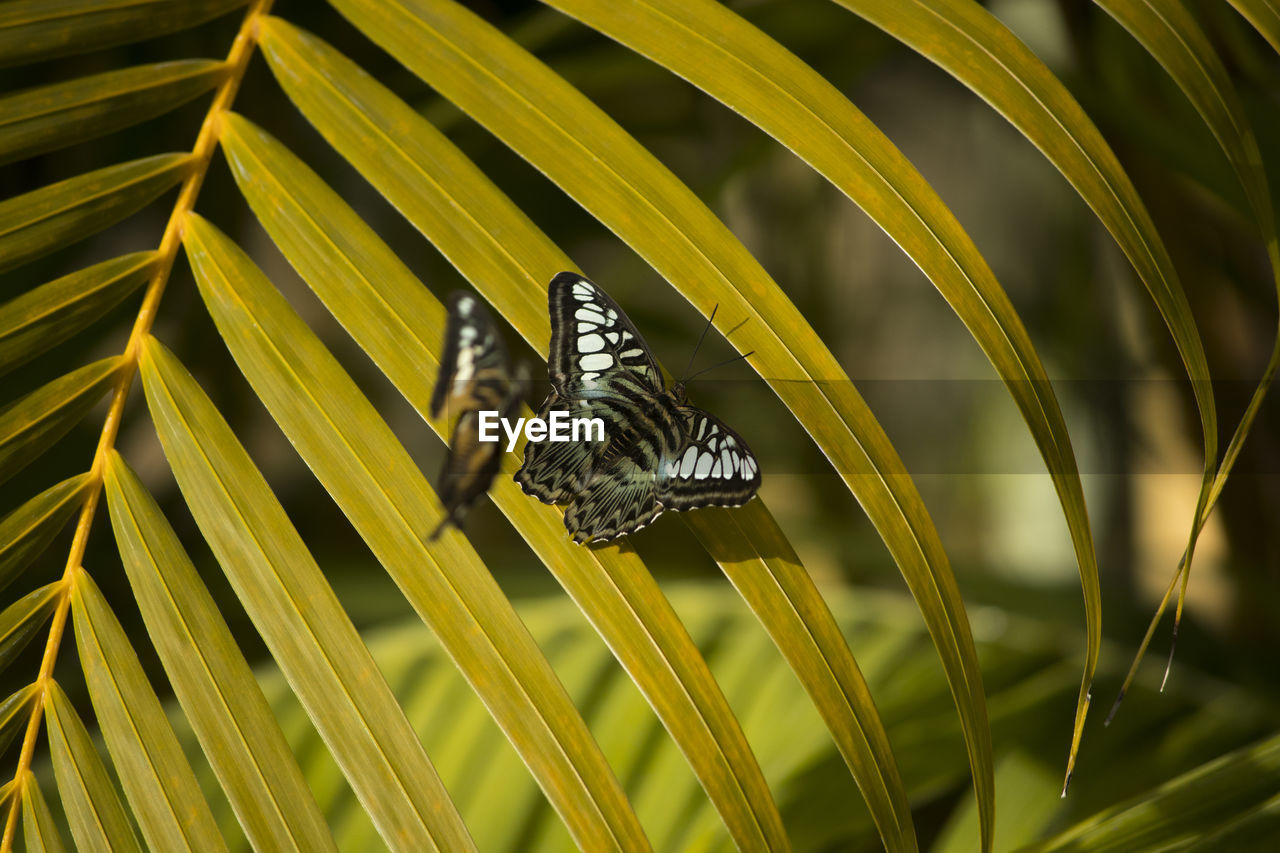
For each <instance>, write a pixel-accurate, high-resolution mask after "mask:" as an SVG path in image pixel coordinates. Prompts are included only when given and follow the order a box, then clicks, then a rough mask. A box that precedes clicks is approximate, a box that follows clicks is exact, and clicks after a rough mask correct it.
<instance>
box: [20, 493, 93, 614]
mask: <svg viewBox="0 0 1280 853" xmlns="http://www.w3.org/2000/svg"><path fill="white" fill-rule="evenodd" d="M88 485H89V475H88V474H77V475H76V476H74V477H71V478H69V479H67V480H63V481H62V482H61V483H58V484H57V485H56V486H51V487H50V488H48V489H45V490H44V491H43V492H41V493H40V494H38V495H36V496H35V497H34V498H32V499H31V500H29V501H27V502H26V503H24V504H23V505H22V506H20V507H18V508H17V509H15V510H14V511H13V512H11V513H9V514H8V515H6V516H5V517H4V519H3V520H0V589H4V588H5V587H6V586H8V585H9V584H11V583H12V582H13V579H14V578H16V577H17V576H18V575H19V574H20V573H21V572H22V570H23V569H25V568H26V567H27V566H28V565H30V563H31V561H32V560H34V559H35V558H36V557H38V556H40V554H42V553H43V552H44V549H45V548H48V547H49V543H50V542H52V541H53V538H54V537H55V536H57V535H58V532H59V531H60V530H62V528H63V526H65V525H66V523H67V519H69V518H70V517H71V514H72V513H74V512H75V511H76V510H77V509H78V508H79V507H80V502H81V500H83V498H84V494H85V489H86V488H87V487H88Z"/></svg>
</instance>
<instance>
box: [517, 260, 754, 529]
mask: <svg viewBox="0 0 1280 853" xmlns="http://www.w3.org/2000/svg"><path fill="white" fill-rule="evenodd" d="M547 303H548V307H549V310H550V313H551V351H550V354H549V355H548V358H547V368H548V370H549V372H550V374H551V392H550V393H549V394H548V395H547V399H546V400H545V401H544V402H543V404H542V408H541V410H540V411H539V416H540V417H542V418H547V417H549V414H550V412H552V411H553V410H566V411H568V412H569V416H570V417H591V418H600V419H601V420H603V421H604V425H605V440H604V441H599V442H590V441H583V442H562V443H551V442H538V443H535V442H529V443H528V444H527V445H526V446H525V451H524V464H523V465H522V466H521V468H520V470H519V471H517V472H516V475H515V480H516V482H517V483H519V484H520V487H521V488H522V489H524V491H525V493H526V494H529V495H532V496H534V497H536V498H537V499H538V500H540V501H542V502H543V503H551V504H568V508H567V509H566V510H565V514H564V525H565V527H566V528H567V529H568V530H569V533H570V534H571V535H572V537H573V541H574V542H577V543H583V542H588V541H606V540H609V539H613V538H615V537H618V536H625V535H627V534H628V533H634V532H635V531H637V530H639V529H640V528H642V527H644V526H645V525H647V524H649V523H650V522H652V521H653V520H654V519H656V518H657V517H658V516H659V515H661V514H662V513H663V511H664V510H668V509H670V510H687V509H694V508H696V507H703V506H741V505H742V504H745V503H746V502H747V501H749V500H751V499H752V498H753V497H755V494H756V489H758V488H759V487H760V465H759V463H758V462H757V461H756V458H755V456H754V455H753V454H752V452H751V450H750V449H749V448H748V447H747V445H746V442H744V441H743V440H742V438H741V437H740V436H739V435H738V434H737V433H735V432H734V431H733V430H731V429H729V428H728V427H727V426H725V425H724V424H723V423H722V422H721V421H720V420H718V419H717V418H715V417H714V416H712V415H711V414H710V413H708V412H705V411H703V410H702V409H699V408H696V407H694V406H690V405H688V404H687V403H686V402H685V396H684V383H683V382H679V383H676V384H675V385H674V386H673V387H672V388H671V389H669V390H668V389H667V388H666V387H665V386H664V384H663V380H662V373H661V371H659V369H658V365H657V363H656V362H655V361H654V360H653V356H652V355H651V354H650V353H649V347H648V346H647V345H646V344H645V342H644V339H643V338H641V337H640V332H638V331H637V330H636V327H635V326H634V325H632V323H631V321H630V320H629V319H628V318H627V315H626V314H624V313H623V311H622V309H621V308H619V307H618V304H617V303H616V302H614V301H613V300H612V299H610V298H609V296H608V294H606V293H605V292H604V291H603V290H601V289H600V288H599V287H597V286H596V285H595V284H593V283H592V282H590V281H588V280H587V279H586V278H583V277H582V276H580V275H578V274H577V273H571V272H562V273H560V274H559V275H557V276H556V277H555V278H553V279H552V280H551V284H550V286H549V287H548V289H547Z"/></svg>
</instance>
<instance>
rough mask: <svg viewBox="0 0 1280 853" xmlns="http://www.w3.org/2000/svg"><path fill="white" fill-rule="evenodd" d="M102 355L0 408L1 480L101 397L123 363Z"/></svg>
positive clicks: (52, 441) (41, 450)
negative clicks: (101, 357) (99, 358)
mask: <svg viewBox="0 0 1280 853" xmlns="http://www.w3.org/2000/svg"><path fill="white" fill-rule="evenodd" d="M123 363H124V362H123V359H121V358H119V357H116V358H104V359H102V361H95V362H94V363H93V364H88V365H85V366H84V367H81V368H79V369H78V370H73V371H72V372H71V373H68V374H67V375H66V376H63V377H60V378H58V379H55V380H53V381H52V382H50V383H49V384H47V385H45V386H44V387H42V388H39V389H37V390H35V391H32V392H31V393H30V394H27V395H26V396H25V397H23V398H22V399H20V400H16V401H14V402H13V403H11V404H9V405H8V406H7V407H5V408H4V409H2V410H0V483H3V482H4V481H5V480H7V479H9V478H10V477H12V476H13V475H14V474H15V473H16V472H18V471H20V470H21V469H22V468H23V467H24V466H25V465H27V464H28V463H30V462H32V461H33V460H35V459H36V458H38V457H39V456H40V454H42V453H44V452H45V451H46V450H48V449H49V448H50V447H51V446H52V445H53V444H55V443H56V442H57V441H58V439H60V438H62V437H63V436H64V435H66V434H67V432H68V431H70V429H71V428H72V427H73V426H75V425H76V424H78V423H79V422H80V421H81V420H82V419H83V418H84V417H85V416H86V415H88V414H89V410H90V409H92V408H93V407H94V405H95V404H96V403H97V402H98V401H99V400H101V399H102V397H103V395H104V394H106V393H107V389H108V388H110V387H111V384H112V383H113V382H114V381H115V378H116V375H117V373H118V372H119V370H120V369H121V367H122V366H123Z"/></svg>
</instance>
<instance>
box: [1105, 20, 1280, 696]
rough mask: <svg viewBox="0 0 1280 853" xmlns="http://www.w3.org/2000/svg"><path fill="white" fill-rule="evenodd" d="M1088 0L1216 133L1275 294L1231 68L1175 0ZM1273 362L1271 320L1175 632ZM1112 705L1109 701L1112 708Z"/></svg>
mask: <svg viewBox="0 0 1280 853" xmlns="http://www.w3.org/2000/svg"><path fill="white" fill-rule="evenodd" d="M1096 2H1097V3H1098V5H1099V6H1101V7H1102V8H1103V9H1104V10H1106V12H1107V13H1108V14H1110V15H1111V16H1112V17H1114V18H1115V19H1116V20H1117V21H1118V22H1119V23H1120V24H1121V25H1122V26H1123V27H1124V28H1125V29H1127V30H1128V31H1129V32H1130V33H1131V34H1132V35H1133V36H1134V37H1135V38H1136V39H1137V40H1138V41H1139V42H1141V43H1142V45H1143V46H1144V47H1145V48H1146V49H1147V51H1148V52H1149V53H1150V54H1151V55H1152V57H1154V58H1155V60H1156V61H1157V62H1159V63H1160V65H1161V66H1162V67H1163V68H1164V69H1165V71H1167V72H1168V74H1169V76H1170V77H1172V78H1173V80H1174V82H1176V83H1177V84H1178V87H1179V88H1180V89H1181V90H1182V92H1183V94H1185V95H1186V96H1187V99H1188V100H1190V101H1191V104H1192V106H1194V107H1195V109H1196V111H1197V112H1198V113H1199V114H1200V117H1201V118H1202V119H1204V122H1205V124H1206V125H1208V127H1209V130H1210V131H1211V132H1212V133H1213V135H1214V138H1215V139H1216V140H1217V141H1218V145H1219V146H1220V147H1221V148H1222V150H1223V153H1225V154H1226V156H1227V160H1228V161H1229V162H1230V163H1231V167H1232V169H1233V170H1234V171H1235V173H1236V177H1237V178H1238V179H1239V181H1240V184H1241V186H1242V187H1243V188H1244V191H1245V196H1246V197H1247V198H1248V199H1249V205H1250V207H1251V208H1252V210H1253V214H1254V219H1255V223H1256V224H1257V226H1258V230H1259V231H1260V232H1261V236H1262V242H1263V244H1264V245H1265V246H1266V250H1267V256H1268V258H1269V259H1270V261H1271V270H1272V275H1273V277H1274V279H1275V286H1276V294H1277V298H1278V299H1280V240H1278V239H1277V234H1276V224H1275V213H1274V211H1273V209H1272V206H1271V191H1270V189H1269V187H1268V185H1267V175H1266V171H1265V169H1264V167H1263V162H1262V152H1261V151H1260V150H1259V148H1258V142H1257V139H1256V137H1255V136H1254V133H1253V129H1252V128H1251V127H1250V125H1249V120H1248V117H1247V116H1246V114H1245V111H1244V107H1243V105H1242V104H1241V103H1240V99H1239V97H1238V96H1237V94H1236V92H1235V88H1234V87H1233V86H1232V84H1231V76H1230V74H1229V73H1228V72H1227V69H1226V67H1225V66H1224V65H1223V63H1222V60H1221V59H1220V58H1219V57H1218V54H1217V52H1216V51H1215V50H1214V48H1213V44H1212V42H1210V41H1209V38H1208V37H1207V36H1206V35H1205V33H1204V32H1203V30H1201V29H1200V26H1199V24H1197V23H1196V20H1195V18H1194V17H1192V15H1191V14H1190V13H1189V12H1188V11H1187V9H1186V8H1185V7H1184V6H1183V5H1182V4H1181V3H1179V2H1177V0H1141V2H1133V0H1096ZM1254 11H1255V12H1256V11H1260V10H1257V9H1255V10H1254ZM1270 11H1271V12H1272V18H1271V19H1274V14H1275V9H1274V8H1272V9H1271V10H1270ZM1271 19H1268V18H1267V17H1258V20H1259V21H1262V22H1263V23H1266V22H1267V21H1268V20H1271ZM1251 20H1252V18H1251ZM1277 369H1280V327H1278V328H1277V333H1276V337H1275V340H1274V342H1273V344H1272V347H1271V357H1270V359H1269V361H1268V363H1267V366H1266V368H1265V369H1264V370H1263V375H1262V379H1261V381H1260V382H1259V383H1258V386H1257V388H1256V389H1255V390H1254V392H1253V396H1252V398H1251V399H1250V400H1249V404H1248V406H1246V407H1245V411H1244V414H1243V415H1241V417H1240V422H1239V424H1238V425H1237V426H1236V429H1235V432H1234V433H1233V434H1232V436H1231V441H1230V442H1229V443H1228V444H1227V449H1226V451H1225V452H1224V453H1223V455H1222V462H1221V463H1220V465H1219V466H1218V471H1217V475H1216V476H1215V478H1214V480H1213V484H1212V486H1211V487H1210V489H1209V492H1208V495H1207V497H1205V498H1204V499H1203V501H1202V503H1201V506H1200V507H1199V508H1198V514H1197V516H1196V519H1195V524H1194V526H1193V527H1192V530H1191V537H1190V540H1189V542H1188V544H1187V547H1186V549H1185V550H1184V552H1183V555H1182V559H1181V561H1180V562H1179V563H1178V566H1177V569H1176V572H1175V581H1176V580H1177V579H1178V577H1181V585H1180V589H1179V591H1178V604H1177V611H1176V612H1177V617H1176V618H1175V621H1174V629H1173V630H1174V637H1175V638H1176V637H1177V630H1178V622H1179V621H1180V620H1181V617H1182V609H1183V605H1184V603H1185V598H1186V593H1187V582H1188V580H1189V579H1190V568H1191V558H1192V556H1193V554H1194V550H1195V544H1196V538H1197V536H1198V535H1199V533H1200V530H1201V528H1202V527H1203V526H1204V524H1205V523H1206V522H1207V521H1208V518H1209V513H1211V512H1212V511H1213V507H1214V505H1215V504H1216V503H1217V500H1218V496H1219V495H1220V494H1221V493H1222V489H1223V487H1224V486H1225V485H1226V482H1227V477H1228V476H1229V475H1230V473H1231V470H1232V468H1233V467H1234V466H1235V462H1236V458H1237V457H1238V456H1239V454H1240V449H1241V448H1242V447H1243V446H1244V442H1245V439H1246V438H1248V435H1249V432H1250V430H1251V429H1252V427H1253V422H1254V420H1255V418H1256V417H1257V414H1258V411H1259V410H1260V409H1261V408H1262V404H1263V402H1264V400H1265V398H1266V394H1267V391H1268V390H1269V388H1270V386H1271V383H1272V381H1273V380H1274V379H1275V376H1276V372H1277ZM1169 600H1170V599H1169V596H1168V595H1166V596H1165V598H1164V599H1163V600H1162V601H1161V602H1160V604H1159V606H1158V607H1157V608H1156V613H1155V615H1154V617H1153V618H1152V620H1151V624H1150V626H1149V628H1148V631H1147V635H1146V637H1144V638H1143V641H1142V644H1141V645H1140V646H1139V650H1138V653H1137V655H1136V656H1135V658H1134V662H1133V665H1132V667H1131V668H1130V670H1129V674H1128V676H1127V677H1126V679H1125V682H1124V684H1123V685H1122V686H1121V688H1120V695H1119V697H1118V698H1117V699H1116V706H1115V707H1118V706H1119V703H1120V700H1121V699H1123V698H1124V694H1125V691H1126V690H1128V688H1129V684H1130V682H1131V680H1132V678H1133V676H1134V673H1135V672H1136V670H1137V667H1138V665H1139V664H1140V663H1141V661H1142V658H1143V656H1144V654H1145V653H1146V649H1147V644H1148V643H1149V642H1150V640H1151V637H1152V634H1153V632H1154V630H1155V627H1156V625H1157V624H1158V623H1159V621H1160V618H1161V616H1163V615H1164V611H1165V608H1166V606H1167V605H1168V603H1169ZM1170 660H1171V661H1172V650H1170ZM1115 707H1113V709H1112V714H1113V715H1114V713H1115ZM1109 719H1110V717H1108V720H1109Z"/></svg>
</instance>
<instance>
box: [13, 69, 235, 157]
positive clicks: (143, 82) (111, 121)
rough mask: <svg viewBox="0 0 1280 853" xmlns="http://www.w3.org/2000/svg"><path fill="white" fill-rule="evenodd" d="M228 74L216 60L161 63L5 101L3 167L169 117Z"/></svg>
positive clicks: (41, 89) (25, 93)
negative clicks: (151, 120)
mask: <svg viewBox="0 0 1280 853" xmlns="http://www.w3.org/2000/svg"><path fill="white" fill-rule="evenodd" d="M225 71H226V65H225V64H224V63H221V62H215V61H213V60H211V59H189V60H182V61H179V62H158V63H156V64H154V65H140V66H138V67H136V68H124V69H121V70H119V71H108V72H106V73H104V74H94V75H92V76H89V77H80V78H78V79H75V80H68V81H66V82H64V83H54V84H53V85H51V86H41V87H39V88H36V89H27V90H25V91H22V92H19V93H17V94H16V95H10V96H8V97H7V98H0V164H4V163H11V162H13V161H14V160H22V159H24V158H27V157H31V156H33V155H36V154H40V153H42V152H45V151H51V150H53V149H55V148H62V147H65V146H68V145H73V144H75V143H77V142H81V141H84V140H86V139H93V138H95V137H98V136H103V135H105V134H108V133H111V132H112V131H114V130H119V129H121V128H124V127H129V126H131V125H135V124H138V123H139V122H143V121H146V120H147V119H149V118H153V117H155V116H158V115H161V114H163V113H166V112H168V111H169V110H171V109H175V108H177V107H179V106H181V105H183V104H185V103H187V102H188V101H190V100H191V99H193V98H195V97H196V96H198V95H201V94H203V93H204V92H207V91H209V90H210V89H212V88H213V87H214V86H216V85H218V83H219V82H220V81H221V80H222V78H223V76H224V75H225Z"/></svg>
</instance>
